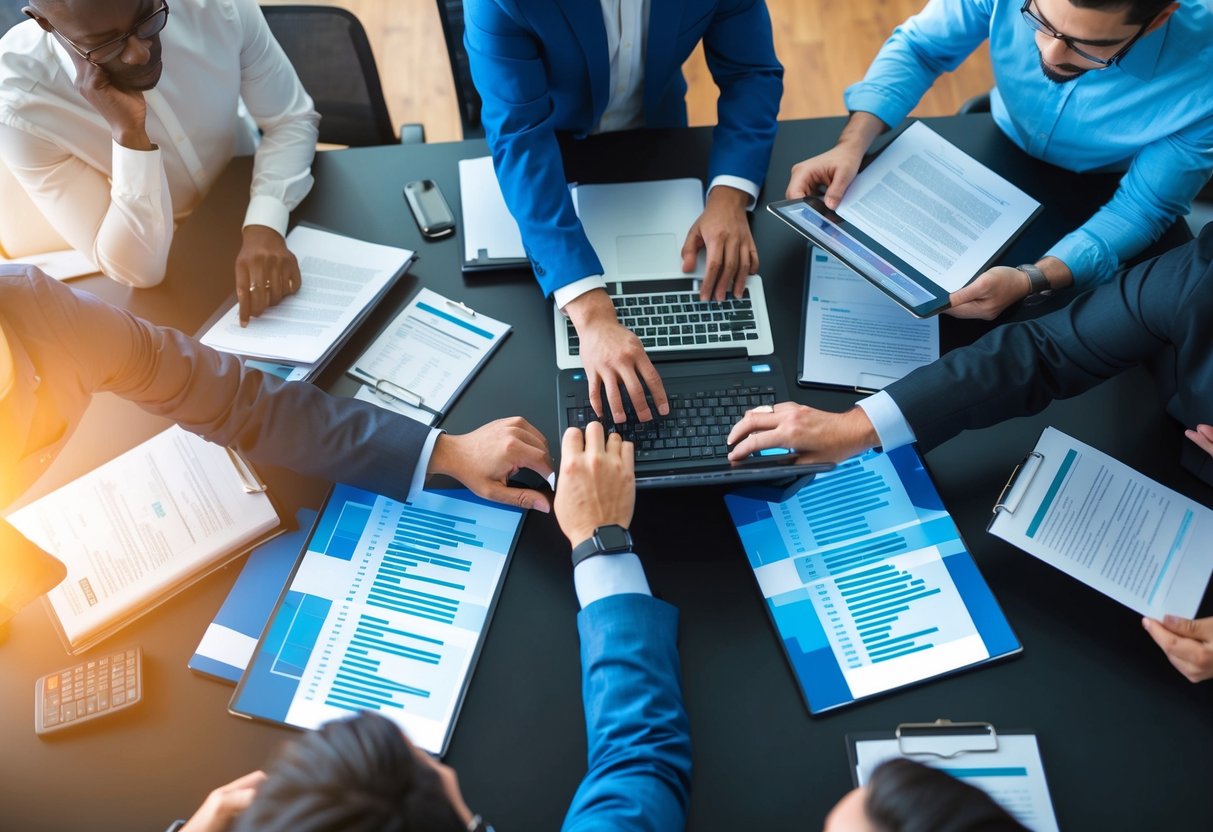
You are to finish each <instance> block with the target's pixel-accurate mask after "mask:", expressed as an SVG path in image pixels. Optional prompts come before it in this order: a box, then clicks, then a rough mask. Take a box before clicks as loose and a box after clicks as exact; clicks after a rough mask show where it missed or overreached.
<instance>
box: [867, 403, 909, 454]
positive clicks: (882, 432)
mask: <svg viewBox="0 0 1213 832" xmlns="http://www.w3.org/2000/svg"><path fill="white" fill-rule="evenodd" d="M856 404H857V405H858V406H859V407H860V408H861V409H862V410H863V412H864V413H865V414H867V417H868V421H869V422H871V423H872V427H873V428H875V429H876V437H877V438H878V439H880V447H881V449H882V450H884V451H885V452H886V453H888V452H889V451H891V450H893V449H894V448H900V447H901V446H903V445H912V444H914V442H916V441H917V439H918V437H917V436H915V435H914V428H912V427H910V423H909V422H907V421H906V417H905V416H903V415H902V414H901V408H900V407H898V406H897V402H895V401H893V397H892V396H890V395H889V394H888V393H886V392H885V391H884V390H881V391H880V392H879V393H874V394H872V395H871V396H868V397H867V398H866V399H863V400H861V401H859V402H857V403H856Z"/></svg>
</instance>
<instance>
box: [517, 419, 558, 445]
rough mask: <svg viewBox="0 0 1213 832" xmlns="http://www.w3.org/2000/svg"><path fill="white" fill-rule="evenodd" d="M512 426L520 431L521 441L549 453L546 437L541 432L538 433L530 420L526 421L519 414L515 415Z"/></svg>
mask: <svg viewBox="0 0 1213 832" xmlns="http://www.w3.org/2000/svg"><path fill="white" fill-rule="evenodd" d="M512 426H513V428H514V429H515V430H517V431H521V436H522V438H523V441H525V442H527V443H528V444H530V445H534V446H535V447H536V448H539V449H540V450H541V451H543V452H544V453H545V454H546V453H549V450H548V438H547V437H546V436H544V435H543V434H542V433H540V432H539V429H538V428H536V427H535V426H534V425H532V424H531V423H530V422H528V421H527V420H526V419H523V418H522V417H521V416H517V417H515V418H514V420H512Z"/></svg>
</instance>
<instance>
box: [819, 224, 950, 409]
mask: <svg viewBox="0 0 1213 832" xmlns="http://www.w3.org/2000/svg"><path fill="white" fill-rule="evenodd" d="M809 269H810V273H809V282H808V288H809V292H808V302H807V304H806V306H805V312H804V314H805V325H804V345H803V350H804V352H803V354H802V357H801V358H802V360H801V375H800V381H801V382H803V383H805V384H824V385H829V386H834V387H848V388H854V389H857V390H882V389H884V387H885V386H886V385H888V384H891V383H892V382H894V381H896V380H897V379H899V378H901V377H902V376H904V375H906V374H907V373H909V372H911V371H912V370H916V369H918V368H919V367H922V366H924V365H926V364H930V363H931V362H932V361H935V360H936V359H937V358H939V318H937V317H931V318H925V319H920V318H915V317H913V316H912V315H907V314H906V311H905V309H903V308H902V307H901V305H900V304H898V303H896V302H895V301H893V300H891V299H889V298H888V297H887V296H886V295H885V294H884V293H883V292H881V291H880V290H879V289H877V288H876V287H875V286H873V285H872V284H871V283H869V282H868V281H867V280H864V279H863V278H862V277H860V276H859V275H857V274H856V273H855V272H854V271H853V270H851V269H850V268H849V267H847V266H844V265H843V264H842V263H840V262H839V261H838V260H836V259H834V257H833V256H831V255H830V254H829V253H828V252H826V251H825V250H823V249H820V248H818V247H817V246H811V247H810V248H809Z"/></svg>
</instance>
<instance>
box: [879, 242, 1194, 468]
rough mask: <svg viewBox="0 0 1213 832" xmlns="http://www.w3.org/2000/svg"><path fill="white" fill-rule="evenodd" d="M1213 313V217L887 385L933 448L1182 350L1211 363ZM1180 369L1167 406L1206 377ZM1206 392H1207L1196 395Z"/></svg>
mask: <svg viewBox="0 0 1213 832" xmlns="http://www.w3.org/2000/svg"><path fill="white" fill-rule="evenodd" d="M1211 314H1213V225H1210V226H1208V227H1206V229H1205V231H1204V232H1203V233H1202V234H1201V236H1200V237H1199V238H1198V239H1197V240H1196V241H1194V242H1192V243H1189V244H1187V245H1184V246H1180V247H1179V248H1176V249H1173V250H1172V251H1170V252H1168V253H1167V254H1164V255H1162V256H1161V257H1157V258H1155V259H1153V260H1149V261H1147V262H1145V263H1142V264H1141V265H1139V266H1136V267H1134V268H1133V269H1131V270H1130V271H1129V272H1128V273H1126V274H1125V275H1124V277H1123V278H1121V279H1120V280H1118V281H1117V282H1115V283H1108V284H1104V285H1102V286H1099V287H1097V288H1095V289H1093V290H1091V291H1089V292H1087V293H1085V294H1082V295H1080V296H1079V297H1078V298H1076V299H1075V300H1074V301H1073V302H1071V303H1070V304H1069V305H1068V306H1066V307H1064V308H1062V309H1059V310H1057V311H1056V312H1053V313H1051V314H1049V315H1046V316H1044V317H1042V318H1038V319H1036V320H1033V321H1026V322H1022V323H1013V324H1006V325H1004V326H1000V327H998V328H997V329H995V330H993V331H992V332H990V333H988V334H986V335H985V336H984V337H982V338H981V339H980V340H978V341H977V342H976V343H974V344H973V345H971V346H969V347H965V348H962V349H958V350H953V351H952V352H950V353H948V354H947V355H945V356H944V357H943V358H941V359H940V360H939V361H936V362H935V363H933V364H929V365H927V366H926V367H922V368H920V369H918V370H915V371H914V372H912V373H910V375H908V376H906V377H905V378H903V379H901V380H900V381H897V382H894V383H893V384H891V385H889V386H888V387H886V388H885V390H886V391H887V392H888V394H889V395H890V396H892V398H893V400H894V401H895V402H896V403H897V405H898V407H899V408H900V409H901V412H902V414H903V415H904V416H905V417H906V419H907V421H908V422H909V423H910V425H911V426H912V428H913V430H914V433H915V435H916V436H917V437H918V441H919V443H920V444H921V445H922V446H923V447H924V448H931V447H933V446H935V445H938V444H939V443H941V442H943V441H945V440H947V439H950V438H951V437H952V436H955V435H956V434H957V433H960V432H961V431H962V430H968V429H973V428H982V427H987V426H989V425H993V424H996V423H998V422H1001V421H1004V420H1006V419H1009V418H1011V417H1013V416H1026V415H1030V414H1033V413H1038V412H1039V411H1041V410H1043V409H1044V408H1045V406H1047V405H1048V404H1049V402H1051V401H1053V400H1054V399H1065V398H1069V397H1071V396H1076V395H1078V394H1079V393H1082V392H1083V391H1085V390H1089V389H1090V388H1092V387H1094V386H1095V385H1097V384H1099V383H1100V382H1102V381H1104V380H1106V379H1109V378H1111V377H1112V376H1114V375H1117V374H1118V373H1120V372H1122V371H1124V370H1126V369H1128V368H1130V367H1133V366H1136V365H1137V364H1142V363H1145V362H1147V361H1150V360H1151V359H1153V358H1155V357H1156V356H1158V355H1160V354H1162V353H1164V352H1168V351H1175V352H1178V353H1180V354H1181V355H1184V354H1185V351H1186V352H1187V353H1201V352H1203V355H1189V356H1188V357H1187V358H1185V359H1182V360H1181V363H1182V364H1183V365H1184V366H1188V367H1197V366H1202V365H1203V366H1205V367H1207V366H1208V363H1209V362H1208V358H1207V355H1208V352H1207V350H1208V343H1209V340H1208V334H1207V333H1208V319H1209V316H1210V315H1211ZM1172 372H1173V375H1172V377H1171V378H1162V379H1160V383H1162V384H1163V385H1164V386H1167V385H1169V386H1170V390H1169V391H1164V392H1166V394H1167V395H1172V396H1175V397H1176V398H1175V399H1173V400H1172V401H1170V402H1168V410H1169V411H1171V412H1172V414H1173V415H1175V416H1176V417H1177V418H1182V416H1181V413H1180V411H1192V412H1197V411H1198V410H1199V408H1196V407H1186V406H1183V404H1182V400H1183V398H1184V397H1185V396H1190V395H1191V394H1190V392H1189V391H1192V390H1200V389H1201V388H1202V382H1201V379H1202V378H1207V376H1198V377H1195V378H1187V379H1183V378H1178V377H1177V376H1176V375H1174V373H1176V372H1177V371H1172ZM1197 395H1199V394H1197Z"/></svg>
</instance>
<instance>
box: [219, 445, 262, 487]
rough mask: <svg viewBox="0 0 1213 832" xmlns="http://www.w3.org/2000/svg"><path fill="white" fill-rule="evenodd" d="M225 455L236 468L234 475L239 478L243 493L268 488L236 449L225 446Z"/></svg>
mask: <svg viewBox="0 0 1213 832" xmlns="http://www.w3.org/2000/svg"><path fill="white" fill-rule="evenodd" d="M224 450H226V451H227V457H228V459H230V460H231V461H232V467H233V468H235V469H236V476H237V477H239V478H240V487H241V488H243V489H244V493H245V494H261V493H263V492H265V491H268V490H269V486H267V485H266V484H265V483H264V482H262V481H261V478H260V477H258V476H257V472H256V471H254V470H253V466H251V465H249V464H248V462H247V461H246V460H245V458H244V457H242V456H241V455H240V453H239V452H238V451H234V450H232V449H231V448H225V449H224Z"/></svg>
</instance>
